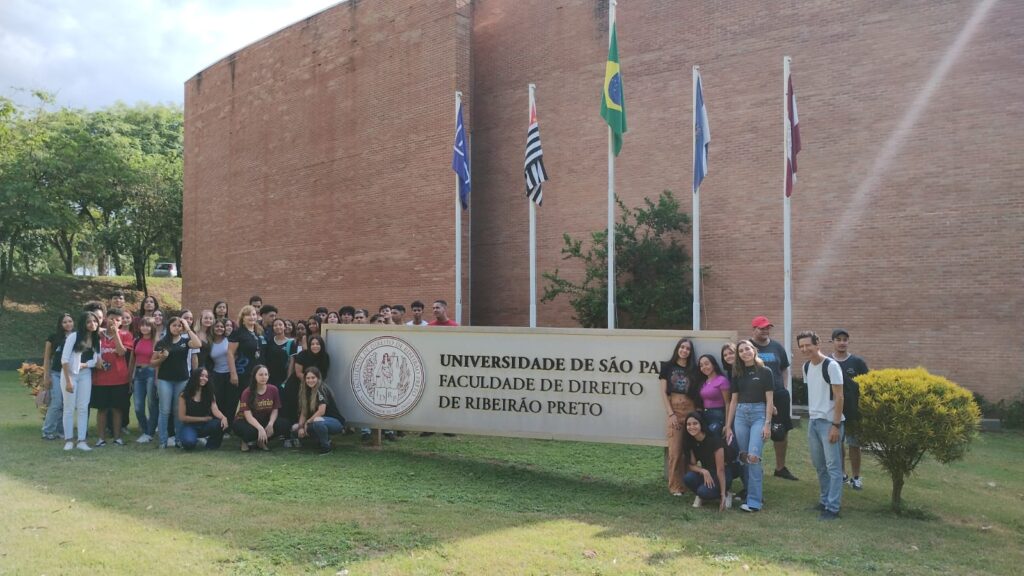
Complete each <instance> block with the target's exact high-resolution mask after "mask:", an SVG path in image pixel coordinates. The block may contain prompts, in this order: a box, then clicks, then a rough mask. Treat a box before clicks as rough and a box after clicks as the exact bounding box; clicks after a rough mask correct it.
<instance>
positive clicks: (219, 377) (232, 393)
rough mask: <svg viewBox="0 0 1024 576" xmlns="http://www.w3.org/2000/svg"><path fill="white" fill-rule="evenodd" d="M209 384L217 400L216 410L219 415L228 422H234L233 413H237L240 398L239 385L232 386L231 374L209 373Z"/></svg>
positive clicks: (240, 390)
mask: <svg viewBox="0 0 1024 576" xmlns="http://www.w3.org/2000/svg"><path fill="white" fill-rule="evenodd" d="M239 380H241V378H239ZM210 383H211V384H213V396H214V397H215V398H216V399H217V408H220V411H221V414H224V415H225V416H227V417H228V420H234V418H235V413H236V412H238V399H239V398H241V397H242V387H241V384H239V385H238V386H232V385H231V374H230V373H228V372H225V373H223V374H221V373H220V372H211V373H210Z"/></svg>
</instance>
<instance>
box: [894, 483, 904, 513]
mask: <svg viewBox="0 0 1024 576" xmlns="http://www.w3.org/2000/svg"><path fill="white" fill-rule="evenodd" d="M903 482H904V479H903V475H902V474H893V475H892V511H893V512H895V513H897V514H899V513H900V512H902V511H903Z"/></svg>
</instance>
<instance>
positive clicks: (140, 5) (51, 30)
mask: <svg viewBox="0 0 1024 576" xmlns="http://www.w3.org/2000/svg"><path fill="white" fill-rule="evenodd" d="M339 1H340V0H224V1H216V0H205V1H199V0H94V1H90V2H82V1H80V0H3V2H0V54H2V55H3V56H2V57H0V94H4V95H9V96H14V97H16V98H17V97H18V96H17V95H16V94H14V93H13V92H12V90H11V88H25V89H43V90H48V91H51V92H55V93H57V95H58V102H59V103H61V104H65V105H69V106H77V107H85V108H100V107H103V106H107V105H110V104H113V103H114V102H116V101H118V100H121V101H124V102H128V103H135V102H139V101H147V102H174V103H181V102H182V99H183V85H184V82H185V80H187V79H188V78H191V77H192V76H193V75H194V74H195V73H196V72H199V71H200V70H202V69H203V68H206V67H207V66H209V65H210V64H213V63H214V62H216V61H217V60H219V59H221V58H223V57H224V56H226V55H228V54H230V53H232V52H234V51H236V50H238V49H240V48H242V47H244V46H246V45H248V44H251V43H252V42H255V41H256V40H259V39H260V38H262V37H264V36H267V35H268V34H272V33H273V32H275V31H277V30H280V29H281V28H284V27H285V26H288V25H289V24H292V23H294V22H297V21H299V20H301V19H303V18H305V17H307V16H309V15H311V14H314V13H316V12H319V11H320V10H323V9H324V8H327V7H329V6H333V5H335V4H338V3H339Z"/></svg>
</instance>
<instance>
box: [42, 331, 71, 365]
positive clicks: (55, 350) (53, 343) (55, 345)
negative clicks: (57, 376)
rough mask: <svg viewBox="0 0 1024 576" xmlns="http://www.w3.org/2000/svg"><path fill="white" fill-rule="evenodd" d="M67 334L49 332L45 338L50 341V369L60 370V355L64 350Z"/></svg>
mask: <svg viewBox="0 0 1024 576" xmlns="http://www.w3.org/2000/svg"><path fill="white" fill-rule="evenodd" d="M67 339H68V335H67V334H50V336H49V337H48V338H47V339H46V341H47V342H49V343H50V371H52V372H60V371H61V363H60V355H61V353H62V352H64V342H65V341H67Z"/></svg>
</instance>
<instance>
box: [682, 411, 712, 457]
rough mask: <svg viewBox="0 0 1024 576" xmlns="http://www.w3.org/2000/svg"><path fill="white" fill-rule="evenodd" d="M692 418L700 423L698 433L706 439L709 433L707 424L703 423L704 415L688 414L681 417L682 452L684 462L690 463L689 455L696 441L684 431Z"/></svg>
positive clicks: (698, 413)
mask: <svg viewBox="0 0 1024 576" xmlns="http://www.w3.org/2000/svg"><path fill="white" fill-rule="evenodd" d="M690 418H693V419H694V420H696V421H697V422H700V431H701V432H703V433H704V437H705V438H707V436H708V435H709V434H711V432H710V431H709V430H708V423H707V422H706V421H704V415H702V414H701V413H700V412H690V413H689V414H687V415H686V416H684V417H683V451H684V453H685V455H686V461H687V462H689V461H690V454H691V453H692V452H693V448H694V446H696V445H697V439H696V438H694V437H693V435H692V434H690V431H689V430H687V429H686V423H687V422H688V421H689V420H690Z"/></svg>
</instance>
